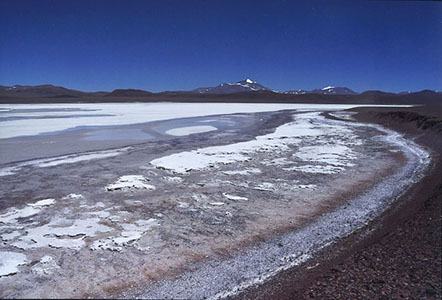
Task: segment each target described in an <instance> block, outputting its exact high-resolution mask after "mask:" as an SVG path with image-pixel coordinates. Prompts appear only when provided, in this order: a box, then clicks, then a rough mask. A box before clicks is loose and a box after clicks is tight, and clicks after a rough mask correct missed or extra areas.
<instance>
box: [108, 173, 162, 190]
mask: <svg viewBox="0 0 442 300" xmlns="http://www.w3.org/2000/svg"><path fill="white" fill-rule="evenodd" d="M148 181H149V180H148V179H146V178H144V177H143V176H141V175H125V176H121V177H120V178H119V179H118V180H117V181H116V182H115V183H112V184H109V185H108V186H106V190H107V191H119V190H127V189H146V190H155V186H153V185H150V184H147V182H148Z"/></svg>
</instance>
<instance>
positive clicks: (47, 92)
mask: <svg viewBox="0 0 442 300" xmlns="http://www.w3.org/2000/svg"><path fill="white" fill-rule="evenodd" d="M87 95H88V93H86V92H82V91H77V90H71V89H67V88H64V87H61V86H54V85H51V84H45V85H35V86H26V85H14V86H1V87H0V97H1V96H10V97H36V98H44V97H47V98H50V97H71V98H72V97H84V96H87Z"/></svg>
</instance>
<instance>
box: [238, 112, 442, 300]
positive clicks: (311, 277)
mask: <svg viewBox="0 0 442 300" xmlns="http://www.w3.org/2000/svg"><path fill="white" fill-rule="evenodd" d="M356 111H359V112H360V114H359V115H358V116H357V119H358V120H359V121H362V122H370V123H378V124H382V125H384V126H385V127H387V128H390V129H393V130H396V131H398V132H402V133H404V134H405V135H406V137H408V138H411V139H414V140H415V141H416V142H417V143H419V144H421V145H424V146H426V147H428V148H429V149H431V150H432V152H433V158H434V159H433V164H432V168H431V170H430V171H429V174H428V175H427V176H426V177H425V178H424V179H423V180H422V182H421V183H419V184H418V185H416V186H415V187H414V188H413V189H412V190H411V191H410V192H409V193H407V195H405V196H404V197H402V198H401V199H399V200H398V201H397V202H396V204H395V205H394V206H393V207H392V208H391V209H390V210H389V211H388V212H386V213H385V214H384V215H383V216H381V217H380V218H379V219H378V220H375V221H374V222H373V223H372V224H370V225H369V226H368V227H369V228H366V229H364V230H362V231H361V232H357V233H355V234H353V235H352V236H351V237H349V238H347V239H345V240H344V241H342V242H341V243H339V244H338V245H336V246H334V247H333V248H332V249H327V251H326V252H325V251H324V253H322V254H320V255H319V256H318V257H316V258H314V259H313V260H312V261H310V262H309V263H307V264H306V265H304V266H301V267H300V268H296V269H293V270H289V271H287V272H283V273H282V274H280V275H279V276H277V277H276V278H274V279H272V280H270V281H269V282H267V283H266V284H264V285H263V286H261V287H258V288H255V289H253V290H248V291H246V292H245V293H243V294H242V295H240V296H239V297H238V298H242V299H244V298H246V299H441V294H442V293H441V288H442V287H441V276H442V271H441V267H442V265H441V259H442V250H441V249H442V243H441V239H442V235H441V233H442V224H441V203H442V157H441V153H442V130H441V128H442V106H440V105H434V106H424V107H415V108H406V109H405V108H404V109H402V108H401V109H398V108H389V109H385V108H376V109H375V108H363V109H356Z"/></svg>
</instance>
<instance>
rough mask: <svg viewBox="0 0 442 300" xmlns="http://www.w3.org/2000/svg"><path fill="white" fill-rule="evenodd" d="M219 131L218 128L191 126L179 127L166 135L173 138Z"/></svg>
mask: <svg viewBox="0 0 442 300" xmlns="http://www.w3.org/2000/svg"><path fill="white" fill-rule="evenodd" d="M214 130H218V129H217V128H216V127H213V126H209V125H207V126H206V125H204V126H189V127H179V128H174V129H169V130H167V131H166V134H169V135H173V136H184V135H189V134H195V133H203V132H209V131H214Z"/></svg>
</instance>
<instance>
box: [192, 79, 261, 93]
mask: <svg viewBox="0 0 442 300" xmlns="http://www.w3.org/2000/svg"><path fill="white" fill-rule="evenodd" d="M253 91H270V89H269V88H267V87H265V86H263V85H261V84H259V83H257V82H256V81H253V80H252V79H250V78H246V79H244V80H241V81H237V82H235V83H229V82H225V83H222V84H220V85H218V86H215V87H209V88H198V89H195V90H193V92H196V93H200V94H204V93H212V94H231V93H241V92H253Z"/></svg>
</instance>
